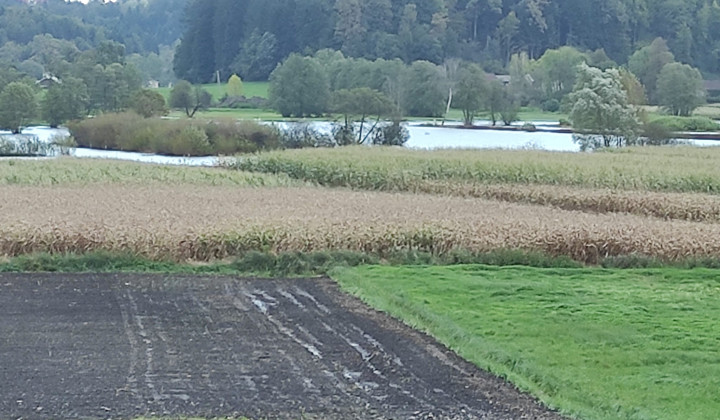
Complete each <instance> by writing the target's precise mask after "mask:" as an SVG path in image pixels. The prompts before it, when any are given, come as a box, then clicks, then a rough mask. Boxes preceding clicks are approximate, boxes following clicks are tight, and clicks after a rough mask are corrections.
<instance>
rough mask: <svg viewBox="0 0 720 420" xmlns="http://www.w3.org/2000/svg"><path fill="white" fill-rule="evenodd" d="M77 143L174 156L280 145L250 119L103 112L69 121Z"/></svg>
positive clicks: (266, 129) (277, 138) (271, 129)
mask: <svg viewBox="0 0 720 420" xmlns="http://www.w3.org/2000/svg"><path fill="white" fill-rule="evenodd" d="M69 129H70V132H71V133H72V136H73V137H74V138H75V141H76V142H77V144H78V146H80V147H90V148H99V149H111V150H125V151H137V152H145V153H159V154H167V155H175V156H203V155H208V154H213V155H231V154H236V153H253V152H257V151H260V150H269V149H278V148H281V147H282V141H281V136H280V133H279V132H278V130H277V129H275V128H274V127H271V126H266V125H261V124H258V123H255V122H251V121H244V122H242V123H236V122H235V121H232V120H228V121H210V122H207V121H190V120H164V119H145V118H142V117H140V116H139V115H137V114H134V113H121V114H104V115H101V116H99V117H96V118H92V119H88V120H84V121H81V122H74V123H71V124H69Z"/></svg>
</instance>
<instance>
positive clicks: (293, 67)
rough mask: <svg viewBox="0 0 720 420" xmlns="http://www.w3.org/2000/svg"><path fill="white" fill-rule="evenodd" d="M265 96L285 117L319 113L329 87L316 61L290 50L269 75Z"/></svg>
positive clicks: (325, 109)
mask: <svg viewBox="0 0 720 420" xmlns="http://www.w3.org/2000/svg"><path fill="white" fill-rule="evenodd" d="M268 94H269V100H270V103H271V104H272V105H273V107H274V108H275V109H276V110H277V111H278V112H279V113H280V114H282V115H283V116H285V117H290V116H294V117H309V116H314V115H322V114H323V113H325V112H326V111H327V109H328V104H329V100H330V89H329V85H328V80H327V76H326V75H325V72H323V70H322V68H321V67H320V65H319V64H318V63H317V62H315V61H314V60H313V59H311V58H309V57H302V56H300V55H298V54H292V55H290V57H288V58H287V60H285V61H284V62H283V63H282V64H281V65H279V66H278V67H277V68H276V69H275V70H274V71H273V72H272V74H271V75H270V87H269V92H268Z"/></svg>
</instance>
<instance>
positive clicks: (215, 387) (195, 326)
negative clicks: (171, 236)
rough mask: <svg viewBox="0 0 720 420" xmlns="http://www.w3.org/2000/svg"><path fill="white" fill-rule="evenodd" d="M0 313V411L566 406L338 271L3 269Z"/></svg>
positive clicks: (211, 412) (399, 412) (261, 412)
mask: <svg viewBox="0 0 720 420" xmlns="http://www.w3.org/2000/svg"><path fill="white" fill-rule="evenodd" d="M0 320H1V322H0V419H20V418H23V419H56V418H124V419H130V418H135V417H139V416H152V417H195V416H200V417H226V416H231V417H240V416H247V417H251V418H263V419H276V418H277V419H299V418H307V419H313V418H322V419H356V418H362V419H431V418H433V419H508V420H509V419H560V418H561V417H560V416H559V415H558V414H557V413H555V412H553V411H551V410H548V409H546V408H544V407H542V406H541V405H540V404H539V403H537V402H536V401H535V400H533V399H532V398H531V397H529V396H527V395H525V394H523V393H520V392H518V391H517V390H516V389H515V388H513V387H512V386H511V385H510V384H508V383H506V382H504V381H503V380H501V379H498V378H496V377H494V376H492V375H489V374H487V373H485V372H482V371H480V370H478V369H477V368H475V367H474V366H472V365H470V364H469V363H467V362H465V361H463V360H462V359H460V358H459V357H457V356H456V355H455V354H454V353H452V352H451V351H449V350H448V349H447V348H445V347H443V346H442V345H440V344H438V343H436V342H435V341H434V340H432V339H431V338H429V337H428V336H426V335H424V334H422V333H419V332H417V331H414V330H412V329H410V328H408V327H406V326H404V325H402V324H401V323H399V322H397V321H395V320H393V319H391V318H389V317H388V316H386V315H384V314H381V313H378V312H376V311H374V310H371V309H369V308H368V307H367V306H365V305H364V304H362V303H361V302H359V301H358V300H356V299H354V298H352V297H349V296H347V295H345V294H343V293H342V292H341V291H339V290H338V288H337V286H336V285H335V284H334V283H333V282H332V281H331V280H328V279H294V280H259V279H238V278H227V277H223V278H220V277H191V276H176V275H132V274H117V275H100V274H82V275H67V274H12V275H8V274H3V275H0ZM302 416H304V417H302Z"/></svg>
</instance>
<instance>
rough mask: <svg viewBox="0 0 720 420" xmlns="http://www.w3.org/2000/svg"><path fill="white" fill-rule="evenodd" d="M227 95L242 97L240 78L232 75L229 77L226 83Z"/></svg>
mask: <svg viewBox="0 0 720 420" xmlns="http://www.w3.org/2000/svg"><path fill="white" fill-rule="evenodd" d="M226 93H227V95H228V96H234V97H238V96H242V94H243V82H242V79H241V78H240V76H238V75H237V74H233V75H232V76H230V78H229V79H228V82H227V92H226Z"/></svg>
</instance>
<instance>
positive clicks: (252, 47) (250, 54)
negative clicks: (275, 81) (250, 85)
mask: <svg viewBox="0 0 720 420" xmlns="http://www.w3.org/2000/svg"><path fill="white" fill-rule="evenodd" d="M278 61H279V60H278V41H277V37H276V36H275V35H274V34H273V33H271V32H264V33H262V34H261V33H260V32H259V31H258V30H255V31H253V33H252V34H251V35H250V37H248V38H247V39H246V40H245V41H244V42H243V44H242V47H241V48H240V53H239V54H238V56H237V57H236V58H235V62H234V64H233V68H234V69H235V70H237V72H238V73H240V75H242V77H243V78H244V79H245V80H251V81H257V80H267V79H268V77H269V76H270V73H272V71H273V69H274V68H275V66H277V63H278Z"/></svg>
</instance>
